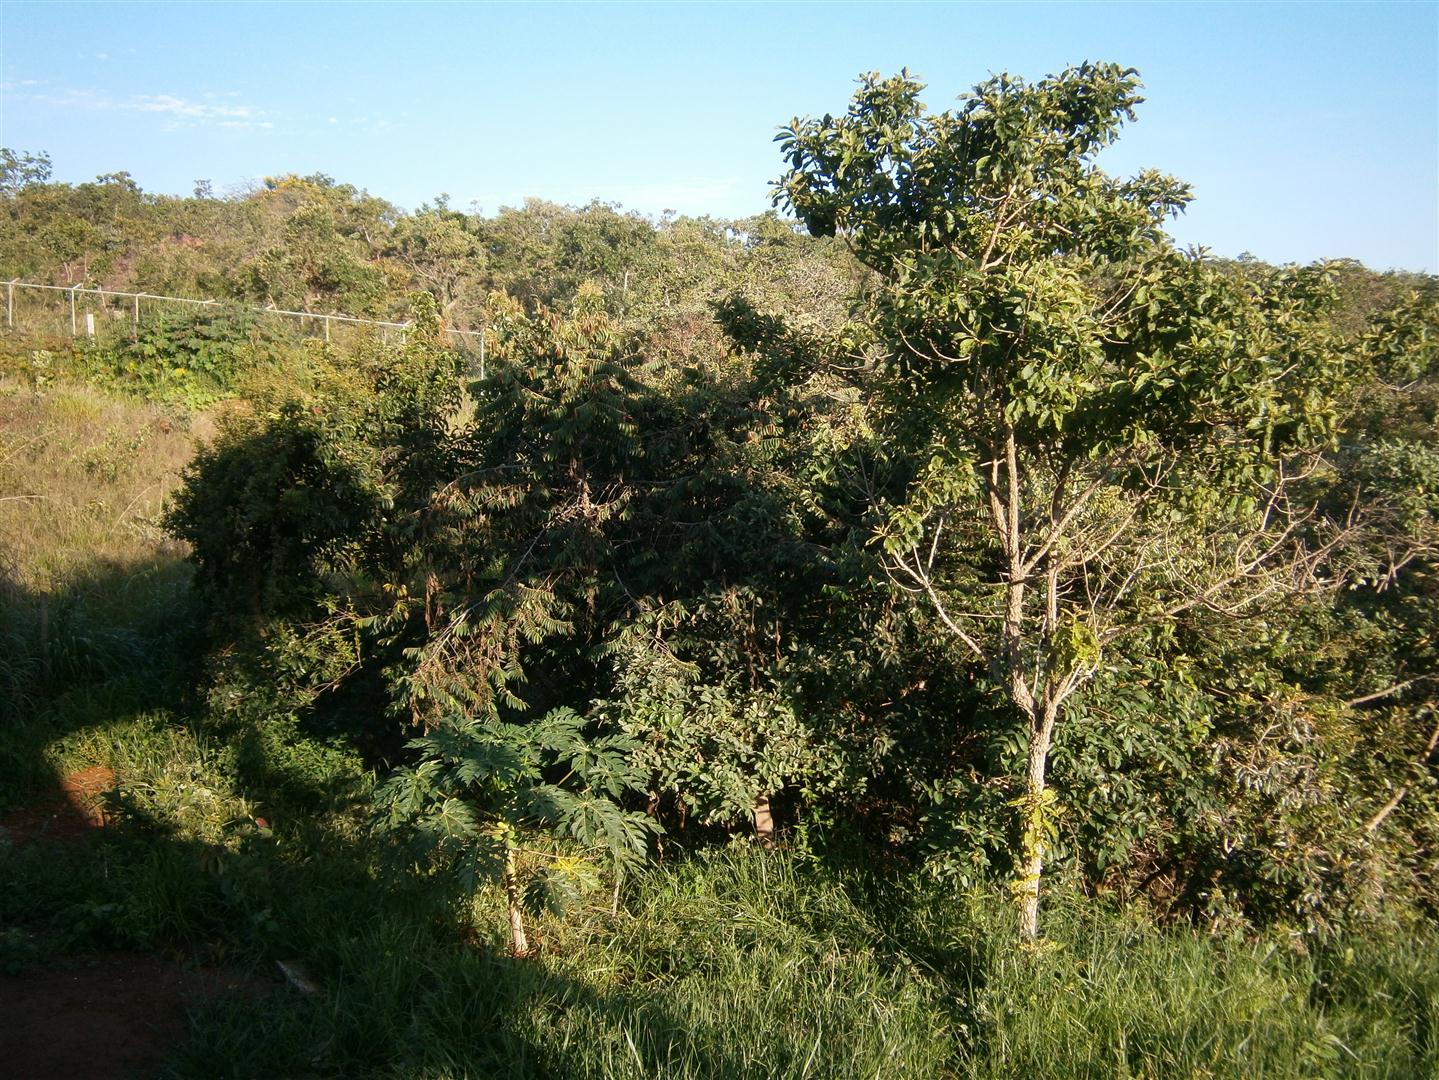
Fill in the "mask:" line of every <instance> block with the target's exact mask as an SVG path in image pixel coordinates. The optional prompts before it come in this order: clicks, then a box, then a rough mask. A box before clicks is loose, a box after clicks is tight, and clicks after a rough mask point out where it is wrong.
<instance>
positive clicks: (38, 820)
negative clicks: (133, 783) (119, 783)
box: [0, 765, 115, 844]
mask: <svg viewBox="0 0 1439 1080" xmlns="http://www.w3.org/2000/svg"><path fill="white" fill-rule="evenodd" d="M114 786H115V774H114V772H112V771H111V770H110V769H108V768H106V767H105V766H104V765H96V766H94V767H93V768H89V769H83V770H81V771H80V772H77V773H71V774H70V775H69V776H67V777H65V779H64V780H62V781H61V782H60V792H59V793H58V794H55V795H51V796H49V797H46V798H40V799H37V800H35V801H34V802H32V803H31V804H30V805H29V806H22V807H20V809H18V810H15V811H12V812H11V813H9V814H6V815H5V816H4V817H3V818H0V836H4V837H8V838H9V839H10V840H12V841H14V842H15V843H17V844H18V843H27V842H33V841H37V840H51V841H65V840H78V839H79V838H80V837H82V836H84V835H85V834H86V833H88V832H89V831H90V830H91V829H99V828H103V827H104V826H105V824H106V817H105V810H104V804H103V800H102V797H103V796H104V794H105V792H107V791H109V790H110V789H111V788H113V787H114Z"/></svg>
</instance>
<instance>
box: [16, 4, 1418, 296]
mask: <svg viewBox="0 0 1439 1080" xmlns="http://www.w3.org/2000/svg"><path fill="white" fill-rule="evenodd" d="M0 19H3V24H0V86H3V90H0V94H3V97H0V142H3V144H4V145H6V146H10V147H13V148H16V149H23V150H31V151H38V150H44V151H47V152H49V154H50V155H51V157H52V158H53V159H54V163H55V171H56V176H57V177H58V178H59V179H63V180H74V181H79V180H87V179H91V178H93V177H94V176H95V175H96V174H98V173H102V172H112V171H116V170H120V169H127V170H129V171H130V173H131V174H132V175H134V177H135V178H136V180H137V181H138V182H139V183H140V184H141V186H142V187H144V188H145V189H146V190H151V191H162V192H188V191H189V190H190V189H191V188H192V187H193V184H194V181H195V180H196V179H200V178H204V179H208V180H211V181H212V182H213V183H214V186H215V189H216V190H217V191H224V190H227V189H230V188H232V187H233V186H235V185H239V184H243V183H245V182H247V181H249V182H253V181H256V180H259V179H261V178H263V177H264V176H267V175H276V174H280V173H285V172H300V173H310V172H316V171H320V172H325V173H329V174H330V175H332V176H334V177H336V178H337V179H340V180H343V181H347V182H350V183H354V184H356V185H358V186H361V187H365V188H368V189H369V190H370V191H372V192H373V193H375V194H377V195H380V196H383V197H384V198H387V199H390V200H391V201H393V202H395V203H397V204H399V205H401V206H404V207H407V208H413V207H414V206H416V205H417V204H419V203H420V202H423V201H425V200H426V199H429V198H431V197H433V196H434V195H436V194H437V193H439V192H447V193H448V194H449V195H450V196H451V197H452V201H453V202H454V203H455V204H456V205H458V206H468V205H469V204H470V203H471V202H476V203H478V204H479V205H480V206H482V207H483V208H485V209H486V210H490V211H492V210H494V209H496V208H497V207H498V206H500V205H503V204H515V203H518V202H519V201H521V200H522V199H523V198H524V197H525V196H527V195H536V196H540V197H542V198H548V199H553V200H557V201H560V202H571V203H575V202H586V201H588V200H589V199H591V198H595V197H597V198H601V199H605V200H615V201H618V202H620V203H622V204H624V205H625V206H626V207H629V208H634V209H639V210H642V211H645V212H647V213H652V214H657V213H659V212H661V211H663V210H665V209H672V210H675V211H678V212H681V213H706V212H708V213H713V214H716V215H721V216H741V215H746V214H750V213H754V212H757V211H760V210H762V209H765V208H766V207H767V206H768V187H767V185H768V183H769V181H771V180H773V179H775V178H776V176H777V175H778V173H779V172H780V168H781V163H780V159H779V155H778V153H777V148H776V147H775V146H774V145H773V144H772V141H771V140H772V139H773V136H774V134H775V131H776V128H777V127H778V126H779V125H781V124H783V123H785V122H787V121H788V120H789V119H790V118H791V117H792V116H795V115H805V114H821V113H824V112H826V111H839V110H840V109H842V108H844V106H845V105H846V103H847V102H848V100H849V96H850V93H851V92H852V90H853V80H854V78H855V77H856V76H857V75H858V74H859V73H860V72H863V71H869V70H879V71H883V72H886V73H889V72H894V71H897V70H898V69H899V68H901V67H904V66H908V67H909V68H910V70H911V71H913V72H915V73H916V74H918V75H919V76H920V77H922V78H923V79H924V80H925V81H926V82H928V84H929V87H930V90H929V93H928V95H927V101H928V102H929V104H930V105H931V107H933V108H944V107H947V106H948V105H949V104H950V103H951V102H952V101H953V99H954V97H955V96H956V95H957V94H959V93H961V92H962V91H964V90H965V89H967V88H968V87H969V86H971V85H972V84H973V83H975V82H976V81H978V80H980V79H982V78H984V77H985V76H986V75H987V74H989V73H990V72H998V71H1009V72H1011V73H1014V74H1020V75H1024V76H1026V77H1030V78H1037V77H1039V76H1042V75H1044V74H1046V73H1048V72H1052V71H1056V70H1059V69H1060V68H1062V67H1064V66H1066V65H1067V64H1071V63H1077V62H1079V61H1081V60H1084V59H1102V60H1115V61H1118V62H1120V63H1123V64H1125V65H1129V66H1133V67H1136V68H1138V69H1139V70H1140V72H1141V74H1142V76H1143V78H1144V81H1145V84H1146V87H1147V90H1146V96H1147V98H1148V100H1147V102H1146V104H1145V105H1144V106H1143V107H1142V108H1141V111H1140V119H1139V123H1138V124H1136V125H1134V126H1132V127H1131V128H1130V129H1129V130H1128V131H1127V132H1126V134H1125V135H1124V137H1123V139H1122V140H1121V143H1120V144H1119V145H1118V146H1117V147H1115V148H1114V149H1113V150H1111V151H1109V152H1108V154H1107V156H1106V165H1107V167H1108V168H1110V169H1111V170H1112V171H1115V172H1123V173H1127V172H1132V171H1134V170H1136V169H1138V168H1141V167H1144V166H1154V167H1157V168H1160V169H1163V170H1164V171H1167V172H1170V173H1173V174H1174V175H1176V176H1179V177H1181V178H1182V179H1185V180H1187V181H1189V182H1190V183H1191V184H1192V185H1193V186H1194V189H1195V194H1196V202H1195V203H1194V205H1193V206H1192V207H1191V209H1190V210H1189V212H1188V213H1187V214H1186V215H1185V217H1184V219H1183V220H1182V221H1180V222H1179V223H1178V224H1176V226H1175V228H1174V230H1173V231H1174V233H1175V235H1176V237H1177V238H1178V239H1179V240H1180V241H1181V242H1182V243H1186V244H1204V245H1206V246H1208V247H1211V248H1213V249H1214V250H1215V251H1216V252H1218V253H1219V254H1223V255H1237V254H1239V253H1240V252H1242V251H1250V252H1252V253H1253V254H1255V255H1257V256H1259V257H1261V258H1265V259H1269V260H1271V261H1276V262H1283V261H1301V262H1304V261H1309V260H1312V259H1315V258H1322V257H1337V256H1352V257H1356V258H1360V259H1362V260H1364V261H1365V262H1366V263H1368V264H1369V265H1371V266H1374V267H1376V268H1381V269H1383V268H1390V267H1403V268H1408V269H1423V270H1429V271H1435V270H1439V3H1435V2H1432V0H1429V2H1419V3H1364V4H1350V3H1325V4H1318V3H1308V4H1298V3H1294V4H1260V3H1243V4H1229V3H1206V4H1098V3H1086V4H1080V3H1074V4H1019V3H1013V4H946V3H925V4H918V3H916V4H897V3H896V4H882V5H881V4H867V3H855V4H818V3H814V4H802V3H792V4H741V3H727V4H687V5H678V4H640V3H631V4H598V3H596V4H583V5H572V4H543V5H540V4H530V5H519V4H445V3H429V4H419V3H412V4H406V5H396V4H379V3H376V4H341V3H311V4H264V3H250V4H220V3H204V4H199V3H197V4H128V3H106V4H78V3H55V2H51V3H24V2H14V0H5V2H4V3H3V4H0Z"/></svg>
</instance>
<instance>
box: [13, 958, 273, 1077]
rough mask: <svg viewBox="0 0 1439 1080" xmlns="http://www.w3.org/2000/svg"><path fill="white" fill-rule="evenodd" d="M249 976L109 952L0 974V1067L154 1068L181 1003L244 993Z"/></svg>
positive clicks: (168, 1044) (178, 1021)
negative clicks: (39, 967) (24, 971)
mask: <svg viewBox="0 0 1439 1080" xmlns="http://www.w3.org/2000/svg"><path fill="white" fill-rule="evenodd" d="M260 989H262V984H261V983H260V982H259V981H258V980H255V979H251V978H246V977H243V976H238V975H236V974H235V973H234V972H232V971H226V970H224V969H222V968H203V967H202V968H190V967H185V966H182V965H181V964H178V963H176V962H175V961H173V960H167V959H164V958H163V957H159V956H146V955H142V954H127V953H114V954H109V955H105V956H91V957H81V958H75V959H72V960H65V961H61V962H57V963H55V964H53V965H52V966H51V967H49V968H48V969H47V970H36V971H31V972H27V973H25V974H24V975H19V976H0V1073H3V1075H5V1076H7V1077H14V1078H15V1080H80V1078H82V1077H83V1078H86V1080H125V1078H129V1077H149V1076H154V1075H155V1074H156V1073H157V1071H158V1070H159V1068H160V1066H161V1065H162V1064H163V1062H164V1060H165V1055H166V1054H167V1053H168V1052H169V1051H170V1049H171V1048H173V1047H174V1046H175V1045H176V1044H177V1043H179V1042H180V1041H182V1040H183V1039H184V1038H185V1035H186V1034H187V1033H188V1031H189V1023H188V1020H187V1017H186V1012H187V1010H188V1009H193V1008H196V1007H197V1006H200V1005H203V1004H204V1003H206V1002H208V1001H210V1000H212V999H214V998H216V997H219V996H221V995H224V994H229V993H237V992H245V993H254V992H256V991H258V990H260Z"/></svg>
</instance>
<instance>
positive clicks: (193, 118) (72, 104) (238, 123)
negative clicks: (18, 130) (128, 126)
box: [7, 80, 275, 129]
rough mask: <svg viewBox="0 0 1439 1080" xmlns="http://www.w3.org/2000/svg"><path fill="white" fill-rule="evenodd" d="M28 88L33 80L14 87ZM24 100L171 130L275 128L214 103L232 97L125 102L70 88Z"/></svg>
mask: <svg viewBox="0 0 1439 1080" xmlns="http://www.w3.org/2000/svg"><path fill="white" fill-rule="evenodd" d="M31 84H33V80H28V81H27V82H26V83H21V84H17V85H20V86H25V85H31ZM7 89H8V87H7ZM26 97H27V98H28V99H29V100H31V101H34V102H36V103H37V104H40V105H49V106H51V107H53V108H57V109H93V110H97V111H113V112H132V113H150V114H152V115H156V116H161V117H164V118H165V119H166V121H167V124H166V126H167V127H170V128H176V127H196V126H201V125H212V126H215V127H222V128H231V129H240V128H258V129H265V128H273V127H274V126H275V124H274V121H272V120H270V119H267V117H266V114H265V113H264V112H263V111H262V110H260V109H257V108H255V107H254V106H253V105H243V104H238V103H230V102H227V101H222V100H217V98H220V97H223V98H225V99H231V98H233V97H234V95H233V94H232V93H230V94H225V95H215V94H209V93H207V94H205V95H203V99H202V100H199V101H196V100H193V99H190V98H182V97H179V96H178V95H175V94H132V95H131V96H130V97H127V98H115V97H112V96H110V95H109V94H104V93H101V92H99V91H95V90H80V89H73V88H72V89H67V90H62V91H60V92H58V93H44V94H28V95H26Z"/></svg>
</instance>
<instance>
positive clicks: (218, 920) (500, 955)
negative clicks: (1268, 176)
mask: <svg viewBox="0 0 1439 1080" xmlns="http://www.w3.org/2000/svg"><path fill="white" fill-rule="evenodd" d="M1139 90H1140V87H1139V83H1138V79H1137V76H1136V75H1135V74H1134V73H1133V72H1129V71H1126V70H1123V69H1121V68H1119V67H1116V66H1113V65H1102V64H1100V65H1083V66H1081V67H1078V68H1074V69H1070V70H1068V71H1065V72H1062V73H1059V74H1057V75H1054V76H1051V77H1049V78H1046V79H1044V80H1040V81H1037V82H1034V83H1029V82H1026V81H1024V80H1020V79H1017V78H1012V77H1009V76H1001V77H997V78H995V79H992V80H990V81H988V82H986V83H984V84H983V85H981V86H979V87H977V88H976V89H975V92H974V94H973V95H972V96H970V97H968V98H966V99H964V100H963V101H962V102H961V103H960V105H959V106H958V107H956V108H955V109H953V110H951V111H948V112H943V113H931V112H929V111H928V110H926V109H925V108H924V107H923V105H922V104H921V95H922V93H923V87H922V85H921V84H919V83H918V82H917V81H916V80H914V79H912V78H911V77H909V76H908V75H907V74H902V75H900V76H898V77H895V78H889V79H886V78H881V77H880V76H877V75H875V76H869V77H866V78H864V79H862V80H861V82H860V85H859V89H858V91H857V92H856V93H855V95H854V97H853V100H852V101H851V103H850V105H849V107H848V109H847V111H845V112H844V113H843V114H841V115H838V116H827V117H824V118H822V119H819V120H812V119H810V120H796V121H794V122H793V123H792V124H791V125H790V126H789V127H788V128H787V129H786V130H785V131H784V132H783V134H782V136H781V144H782V145H781V151H782V153H783V155H784V159H783V160H784V162H785V163H786V171H785V173H784V175H783V177H782V179H781V184H780V186H779V187H778V188H777V191H778V192H779V196H778V197H779V199H780V201H781V203H782V204H784V205H785V206H786V207H787V208H789V209H791V210H793V211H794V212H795V214H796V215H797V216H798V218H799V220H800V223H801V225H802V226H803V231H802V230H801V229H800V228H796V227H793V226H791V225H790V224H789V223H787V222H786V221H785V220H784V219H782V218H780V217H778V216H775V215H768V216H765V217H761V218H756V219H751V220H748V221H743V222H717V221H712V220H708V219H705V220H692V219H667V220H665V221H662V222H658V223H656V222H650V221H647V220H645V219H643V218H639V217H637V216H634V215H626V214H624V213H621V212H620V211H618V210H617V209H616V208H613V207H608V206H604V205H602V204H593V205H590V206H587V207H581V208H563V207H554V206H550V205H547V204H540V203H531V204H527V205H526V206H524V207H522V208H519V209H514V210H507V211H505V212H503V213H501V214H500V215H498V217H496V218H494V219H482V218H478V217H474V216H471V215H466V214H463V213H460V212H458V211H456V210H454V209H452V208H451V207H450V206H449V205H448V203H447V202H446V201H445V200H439V201H438V202H437V203H436V204H435V205H433V206H428V207H422V208H421V209H420V210H419V211H416V212H415V213H413V214H401V213H399V212H398V211H396V210H395V209H394V208H393V207H389V206H388V205H387V204H384V203H383V202H382V201H380V200H378V199H375V198H373V197H372V196H369V195H368V194H367V193H365V192H362V191H359V190H357V189H355V188H353V187H350V186H348V185H344V184H337V183H336V182H335V181H333V180H331V179H330V178H328V177H322V176H316V177H308V178H296V177H288V178H278V179H275V180H272V181H269V182H267V183H266V184H265V185H264V187H263V188H262V189H260V190H257V191H255V192H251V193H248V194H245V195H241V196H237V197H234V198H230V199H215V198H213V197H212V196H210V195H209V194H208V193H203V192H197V194H196V196H195V197H194V198H192V199H169V198H153V197H150V196H147V195H145V194H144V193H142V192H140V191H139V190H138V189H137V188H135V187H134V185H133V184H132V183H130V182H129V181H128V178H127V177H125V176H124V174H116V175H114V176H110V177H105V178H101V179H100V180H99V181H97V183H95V184H91V185H78V186H72V185H63V184H52V183H50V182H49V178H48V169H47V163H46V162H45V160H44V159H43V157H35V156H33V155H32V156H29V157H26V156H23V155H17V154H15V153H13V152H9V151H7V152H6V156H5V157H4V158H3V162H0V164H3V169H4V180H3V183H0V199H3V202H4V209H5V214H4V216H3V218H0V269H4V270H5V271H6V272H9V273H14V274H24V275H32V276H35V275H38V276H51V277H54V278H55V280H57V281H61V280H64V281H70V280H71V279H76V280H82V279H86V278H88V279H89V280H99V281H101V282H103V283H106V284H110V285H127V286H131V287H141V288H153V289H155V290H157V291H163V290H165V289H185V288H194V289H207V290H210V291H213V292H214V293H215V294H216V296H217V298H219V299H230V300H235V301H237V302H240V301H243V302H277V303H282V304H308V305H321V306H326V307H330V308H341V306H342V305H343V308H342V309H344V310H349V311H351V312H353V313H357V314H358V313H366V314H371V315H376V316H381V317H388V318H403V319H404V320H408V321H409V322H410V324H411V329H410V332H409V333H408V334H407V335H406V336H405V338H404V340H403V341H401V340H398V339H397V340H394V341H384V340H381V339H364V338H356V339H353V340H347V341H344V342H335V343H325V342H321V341H313V340H311V341H300V340H295V339H289V338H285V337H284V336H283V335H278V334H273V333H271V331H270V330H268V329H266V328H265V326H264V324H263V323H262V322H257V321H255V320H253V319H250V318H248V317H240V316H237V315H233V314H228V313H225V312H223V311H204V312H202V313H201V314H200V315H199V316H197V317H196V318H194V319H192V320H190V321H185V320H182V319H179V318H178V317H177V318H175V319H168V318H167V319H164V320H160V321H156V322H154V323H152V324H149V325H145V326H142V327H139V328H136V329H134V332H133V333H132V334H131V336H130V338H129V339H126V340H125V341H120V342H118V343H116V342H112V343H109V344H105V345H103V347H102V346H93V345H84V346H81V347H76V346H74V344H73V343H70V342H66V341H65V340H63V339H57V340H53V341H52V340H49V339H44V338H43V337H37V335H36V333H35V332H34V331H33V328H32V329H31V330H25V329H23V328H22V329H19V330H17V331H16V332H14V333H12V334H10V335H8V336H6V337H5V338H3V339H0V346H3V347H0V364H3V368H0V375H3V378H0V440H3V441H0V543H3V548H0V554H3V559H4V561H3V563H0V635H3V641H4V649H3V652H0V710H3V714H0V972H3V973H0V1005H3V996H4V995H5V994H12V993H13V994H17V995H18V994H24V993H25V988H26V986H27V985H32V986H33V985H36V983H30V984H27V983H26V981H25V980H26V979H27V977H29V978H34V977H35V976H36V975H37V973H44V972H50V971H52V970H54V969H55V968H56V965H64V964H67V963H75V962H81V963H83V962H84V959H85V958H93V957H105V956H111V955H112V954H114V953H115V952H116V951H117V950H119V951H122V952H123V953H125V954H134V953H144V954H145V955H146V956H147V957H148V958H149V960H150V962H153V963H161V962H162V961H163V963H165V964H171V965H176V964H178V965H181V966H182V967H184V966H188V967H194V968H198V969H203V970H210V969H212V968H220V969H222V970H224V971H225V972H226V973H228V974H232V975H234V976H236V979H235V980H234V984H235V985H236V986H242V987H243V988H244V989H243V992H241V993H238V994H236V995H232V996H230V997H228V998H220V999H214V998H205V999H203V1000H201V999H198V998H196V999H191V1000H189V1001H188V1003H187V1004H188V1005H189V1007H190V1008H191V1013H192V1014H191V1022H190V1024H189V1032H190V1034H189V1036H188V1037H187V1038H185V1039H183V1040H182V1041H179V1042H170V1043H168V1044H166V1045H164V1046H160V1047H157V1048H156V1050H155V1052H154V1054H153V1055H152V1058H150V1059H148V1060H147V1063H146V1064H145V1065H144V1066H143V1067H147V1068H150V1069H151V1070H152V1072H156V1073H162V1074H164V1075H172V1076H187V1077H188V1076H194V1077H214V1076H235V1077H278V1076H293V1077H303V1076H345V1077H358V1076H376V1077H414V1078H419V1077H435V1078H438V1077H472V1076H490V1075H504V1076H537V1077H538V1076H557V1077H558V1076H593V1077H651V1076H664V1077H711V1076H719V1077H724V1076H746V1077H748V1076H775V1077H780V1076H783V1077H819V1076H856V1077H858V1076H876V1075H879V1076H915V1077H921V1076H923V1077H930V1076H995V1077H1001V1076H1016V1075H1036V1076H1053V1077H1075V1076H1081V1077H1109V1076H1152V1077H1161V1076H1163V1077H1168V1076H1192V1077H1201V1076H1202V1077H1226V1076H1233V1077H1255V1076H1265V1077H1296V1078H1297V1077H1313V1076H1355V1077H1419V1076H1429V1075H1434V1074H1435V1073H1436V1071H1439V932H1436V921H1435V920H1436V914H1439V891H1436V870H1439V862H1436V860H1439V784H1436V780H1439V774H1436V769H1439V761H1436V758H1439V754H1436V741H1439V726H1436V725H1439V717H1436V698H1435V694H1436V686H1439V680H1436V679H1435V671H1436V662H1439V656H1436V642H1439V586H1436V578H1435V573H1434V565H1435V557H1436V552H1439V502H1436V494H1435V493H1436V490H1439V485H1436V479H1435V478H1436V477H1439V451H1436V445H1439V442H1436V434H1439V427H1436V425H1439V409H1436V403H1439V389H1436V388H1439V344H1436V342H1439V287H1436V282H1435V280H1434V279H1433V278H1429V277H1424V276H1419V275H1401V274H1387V275H1386V274H1376V273H1372V272H1370V271H1368V270H1366V269H1364V268H1363V267H1360V266H1357V265H1355V264H1347V263H1340V264H1326V265H1318V266H1313V267H1283V268H1276V267H1270V266H1266V265H1263V264H1259V263H1256V262H1253V261H1239V262H1229V261H1223V260H1216V259H1212V258H1210V257H1209V256H1207V255H1206V254H1204V253H1202V252H1183V251H1178V250H1176V249H1175V248H1174V247H1173V245H1172V243H1171V242H1170V241H1169V239H1168V238H1167V236H1166V235H1165V234H1164V232H1163V224H1164V222H1165V221H1166V220H1167V217H1168V216H1169V215H1170V214H1172V213H1174V212H1177V211H1178V210H1180V209H1181V208H1182V206H1183V205H1184V203H1185V201H1186V200H1187V198H1188V194H1187V191H1186V189H1185V188H1184V187H1183V185H1182V184H1180V183H1179V182H1177V181H1174V180H1171V179H1169V178H1166V177H1163V176H1160V175H1159V174H1153V173H1145V174H1142V175H1141V176H1139V177H1137V178H1134V179H1131V180H1122V179H1117V178H1113V177H1109V176H1107V175H1106V174H1104V173H1103V172H1102V171H1100V170H1099V169H1098V168H1097V167H1096V166H1095V164H1094V160H1093V158H1094V154H1095V153H1096V152H1097V151H1098V150H1099V149H1100V148H1102V147H1103V146H1104V145H1107V144H1108V143H1109V142H1111V141H1112V140H1113V139H1114V138H1116V137H1117V136H1118V134H1119V133H1120V131H1121V129H1122V126H1123V124H1124V123H1126V122H1128V121H1130V120H1132V119H1133V118H1134V115H1135V112H1136V110H1137V109H1138V108H1139V107H1140V105H1141V99H1140V97H1139ZM806 233H808V234H810V235H806ZM77 275H78V276H77ZM479 325H483V326H485V327H486V328H487V329H486V337H485V344H486V350H485V362H484V365H483V367H482V366H481V365H480V364H479V362H478V357H477V356H476V355H474V354H473V353H471V352H470V351H468V350H460V349H456V348H454V347H453V346H452V345H451V343H450V342H449V341H448V340H447V339H446V337H445V336H444V334H443V332H442V331H443V330H444V329H445V328H447V327H448V328H460V329H467V328H471V327H475V326H479ZM175 1007H176V1008H177V1009H178V1008H181V1004H177V1005H176V1006H175ZM0 1011H3V1009H0ZM75 1022H76V1023H79V1022H82V1021H81V1020H79V1019H78V1018H77V1020H76V1021H75ZM137 1022H143V1018H139V1019H138V1020H137Z"/></svg>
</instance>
